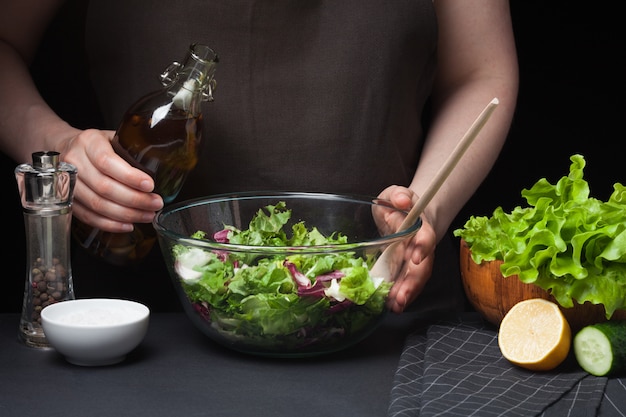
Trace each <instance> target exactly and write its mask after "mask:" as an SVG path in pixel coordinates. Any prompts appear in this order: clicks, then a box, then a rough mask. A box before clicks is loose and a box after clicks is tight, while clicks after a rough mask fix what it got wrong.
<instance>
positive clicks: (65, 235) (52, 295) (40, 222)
mask: <svg viewBox="0 0 626 417" xmlns="http://www.w3.org/2000/svg"><path fill="white" fill-rule="evenodd" d="M32 157H33V163H32V165H29V164H21V165H19V166H18V167H17V168H16V169H15V178H16V180H17V185H18V190H19V193H20V200H21V203H22V207H23V210H24V226H25V231H26V246H27V252H26V255H27V256H26V265H27V272H26V285H25V288H24V301H23V305H22V315H21V318H20V325H19V332H18V339H19V340H20V341H21V342H22V343H24V344H26V345H27V346H30V347H37V348H46V347H49V345H48V342H47V340H46V337H45V335H44V333H43V329H42V327H41V315H40V313H41V310H42V309H43V308H44V307H46V306H47V305H49V304H52V303H56V302H58V301H64V300H70V299H74V287H73V283H72V269H71V265H70V239H71V238H70V228H71V223H72V195H73V191H74V184H75V183H76V168H75V167H74V166H73V165H71V164H68V163H65V162H60V161H59V153H58V152H35V153H33V155H32Z"/></svg>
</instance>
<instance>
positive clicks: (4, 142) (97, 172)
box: [0, 0, 162, 232]
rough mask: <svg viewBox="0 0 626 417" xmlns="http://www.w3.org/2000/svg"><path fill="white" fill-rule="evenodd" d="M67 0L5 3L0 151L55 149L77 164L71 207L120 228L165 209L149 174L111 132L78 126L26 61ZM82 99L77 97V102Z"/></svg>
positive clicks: (0, 30)
mask: <svg viewBox="0 0 626 417" xmlns="http://www.w3.org/2000/svg"><path fill="white" fill-rule="evenodd" d="M61 4H62V0H21V1H3V4H2V5H1V8H2V14H0V62H2V71H0V91H2V94H0V150H1V151H2V152H3V153H5V154H6V155H8V156H9V157H11V158H12V159H13V160H15V161H16V162H18V163H22V162H29V161H30V160H31V154H32V153H33V152H36V151H43V150H46V151H58V152H60V153H61V159H62V160H63V161H65V162H69V163H71V164H73V165H75V166H76V167H77V169H78V176H77V183H76V187H75V192H74V205H73V212H74V215H75V216H76V217H78V218H79V219H81V220H83V221H84V222H86V223H88V224H91V225H93V226H95V227H97V228H100V229H103V230H107V231H112V232H122V231H128V230H132V228H133V225H132V224H133V223H135V222H147V221H150V220H151V219H152V217H153V216H154V211H155V210H158V209H159V208H160V207H162V200H161V198H160V197H159V196H158V195H156V194H152V193H150V191H152V189H153V187H154V182H153V181H152V178H151V177H150V176H149V175H147V174H145V173H144V172H142V171H140V170H137V169H135V168H132V167H131V166H130V165H128V164H127V163H126V162H125V161H124V160H123V159H122V158H120V157H119V156H117V155H116V154H115V152H114V151H113V148H112V146H111V143H110V139H111V137H112V132H105V131H99V130H85V131H82V130H79V129H76V128H74V127H72V126H70V125H69V124H68V123H66V122H65V121H64V120H62V119H61V118H60V117H59V116H58V115H57V114H56V113H55V112H54V111H53V110H52V109H51V108H50V107H49V106H48V105H47V103H46V102H45V101H44V100H43V98H42V97H41V95H40V94H39V92H38V91H37V88H36V86H35V84H34V82H33V80H32V77H31V75H30V72H29V64H30V62H31V61H32V59H33V57H34V55H35V53H36V52H37V48H38V45H39V42H40V40H41V37H42V35H43V33H44V32H45V30H46V28H47V25H48V24H49V23H50V21H51V20H52V18H53V17H54V16H55V13H56V12H57V11H58V9H59V7H60V6H61ZM76 105H80V103H76Z"/></svg>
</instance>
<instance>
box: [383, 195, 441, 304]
mask: <svg viewBox="0 0 626 417" xmlns="http://www.w3.org/2000/svg"><path fill="white" fill-rule="evenodd" d="M379 197H380V198H383V199H386V200H390V201H391V203H392V204H393V205H394V207H396V208H398V209H401V210H406V211H409V210H410V209H411V207H413V205H414V204H415V203H416V202H417V199H418V196H417V195H416V194H415V193H414V192H413V191H411V190H410V189H408V188H406V187H401V186H397V185H392V186H390V187H387V188H386V189H385V190H384V191H383V192H382V193H381V194H380V195H379ZM421 218H422V226H421V227H420V229H419V230H418V231H417V233H416V234H415V235H414V236H413V238H412V239H411V240H410V241H408V242H406V245H404V250H403V252H404V253H403V255H404V262H403V265H402V268H401V269H400V272H399V273H398V274H396V276H395V279H394V285H393V287H392V288H391V291H390V293H389V298H388V300H387V307H388V308H389V309H390V310H391V311H393V312H395V313H401V312H402V311H404V309H405V308H406V307H407V306H408V305H409V304H411V303H412V302H413V301H415V299H416V298H417V297H418V296H419V294H420V293H421V292H422V290H423V289H424V286H425V285H426V282H428V280H429V279H430V276H431V274H432V271H433V264H434V258H435V247H436V245H437V236H436V234H435V230H434V229H433V227H432V225H431V224H430V223H429V221H428V218H427V217H426V216H425V215H424V214H422V216H421ZM400 221H401V220H399V221H398V224H395V225H392V226H393V227H395V228H396V229H397V228H398V227H399V226H400Z"/></svg>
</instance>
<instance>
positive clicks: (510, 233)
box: [454, 155, 626, 318]
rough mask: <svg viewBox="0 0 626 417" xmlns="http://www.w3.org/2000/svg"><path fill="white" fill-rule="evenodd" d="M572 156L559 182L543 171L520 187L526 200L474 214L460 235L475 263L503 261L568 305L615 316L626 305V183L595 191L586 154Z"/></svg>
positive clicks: (507, 270)
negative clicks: (599, 308) (605, 193)
mask: <svg viewBox="0 0 626 417" xmlns="http://www.w3.org/2000/svg"><path fill="white" fill-rule="evenodd" d="M570 160H571V161H572V163H571V165H570V172H569V175H568V176H566V177H562V178H561V179H560V180H559V181H558V182H557V183H556V184H554V185H553V184H550V183H549V182H548V181H547V180H546V179H545V178H544V179H541V180H539V181H538V182H537V183H536V184H535V185H534V186H533V187H532V188H531V189H526V190H523V191H522V196H523V197H524V198H525V199H526V200H527V202H528V206H527V207H516V208H515V209H514V210H513V211H512V212H510V213H506V212H504V210H503V209H502V208H501V207H498V208H497V209H496V210H495V211H494V212H493V215H492V216H491V217H474V216H472V217H470V219H469V220H468V221H467V222H466V223H465V225H464V227H463V228H461V229H458V230H455V231H454V235H455V236H458V237H461V238H463V239H464V240H465V241H466V242H467V243H468V245H469V247H470V249H471V252H472V258H473V260H474V262H476V263H478V264H479V263H481V262H482V261H491V260H496V259H497V260H501V261H503V263H502V265H501V272H502V275H503V276H505V277H508V276H512V275H517V276H518V277H519V279H520V280H521V281H522V282H525V283H533V284H535V285H538V286H539V287H541V288H543V289H544V290H547V291H548V292H550V293H551V294H552V295H553V296H554V298H555V299H556V300H557V301H558V303H559V304H560V305H562V306H563V307H566V308H568V307H573V305H574V301H576V302H578V303H580V304H583V303H585V302H590V303H592V304H602V305H604V308H605V313H606V317H607V318H611V316H612V315H613V313H614V312H615V310H618V309H626V187H624V186H623V185H622V184H620V183H615V184H614V185H613V193H612V194H611V196H610V197H609V199H608V201H600V200H598V199H596V198H593V197H590V195H589V194H590V190H589V184H588V183H587V182H586V181H585V180H584V179H583V169H584V167H585V159H584V158H583V156H582V155H573V156H571V157H570Z"/></svg>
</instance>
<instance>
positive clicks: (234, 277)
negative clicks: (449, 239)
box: [153, 192, 421, 357]
mask: <svg viewBox="0 0 626 417" xmlns="http://www.w3.org/2000/svg"><path fill="white" fill-rule="evenodd" d="M406 214H407V213H406V212H404V211H400V210H397V209H395V208H393V206H392V205H391V204H390V203H389V202H388V201H385V200H380V199H376V198H369V197H362V196H347V195H335V194H320V193H288V192H273V193H272V192H267V193H255V194H247V193H243V194H235V195H218V196H212V197H208V198H200V199H194V200H188V201H183V202H180V203H177V204H172V205H169V206H166V207H165V208H164V209H163V210H161V211H160V212H159V213H157V215H156V216H155V219H154V221H153V226H154V227H155V229H156V232H157V235H158V240H159V245H160V248H161V250H162V252H163V255H164V258H165V262H166V264H167V267H168V271H169V273H170V276H171V277H172V279H173V282H174V287H175V288H176V291H177V292H178V295H179V298H180V301H181V303H182V306H183V309H184V311H185V313H186V314H187V316H188V317H189V318H190V319H191V321H192V322H193V323H194V325H195V326H196V327H197V328H198V329H200V330H201V331H202V332H203V333H204V334H206V335H207V336H208V337H209V338H211V339H212V340H213V341H215V342H217V343H219V344H221V345H224V346H226V347H228V348H231V349H234V350H236V351H240V352H244V353H249V354H255V355H262V356H271V357H306V356H314V355H320V354H327V353H331V352H335V351H338V350H342V349H345V348H347V347H349V346H352V345H354V344H356V343H358V342H359V341H361V340H363V339H364V338H365V337H367V336H369V335H370V334H371V333H372V332H373V331H374V330H375V329H376V327H377V326H378V324H379V323H380V321H381V320H382V319H383V318H384V316H385V314H386V313H387V309H386V307H385V302H386V298H387V295H388V293H389V289H390V288H391V286H392V285H393V281H394V278H395V275H396V274H397V273H398V271H399V270H400V268H401V266H402V260H403V259H402V258H403V256H402V253H403V249H404V246H405V243H406V242H407V241H409V239H408V238H409V237H410V236H412V235H413V234H415V233H416V232H417V230H418V229H419V227H420V226H421V222H420V221H418V222H417V223H416V224H413V225H412V226H410V227H407V228H405V229H403V230H399V231H398V230H396V228H398V227H399V225H400V223H401V222H402V220H403V219H404V218H405V217H406ZM386 222H393V224H392V225H391V226H389V225H388V224H387V223H386ZM386 248H389V249H388V251H387V253H386V254H385V255H386V257H385V259H386V261H385V262H384V266H383V267H381V265H380V264H381V263H382V261H381V262H380V263H378V264H376V261H377V259H378V258H379V256H380V255H381V253H382V252H383V251H384V250H385V249H386ZM387 255H391V256H387ZM373 266H376V270H375V273H373V272H372V273H370V270H371V269H372V267H373Z"/></svg>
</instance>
